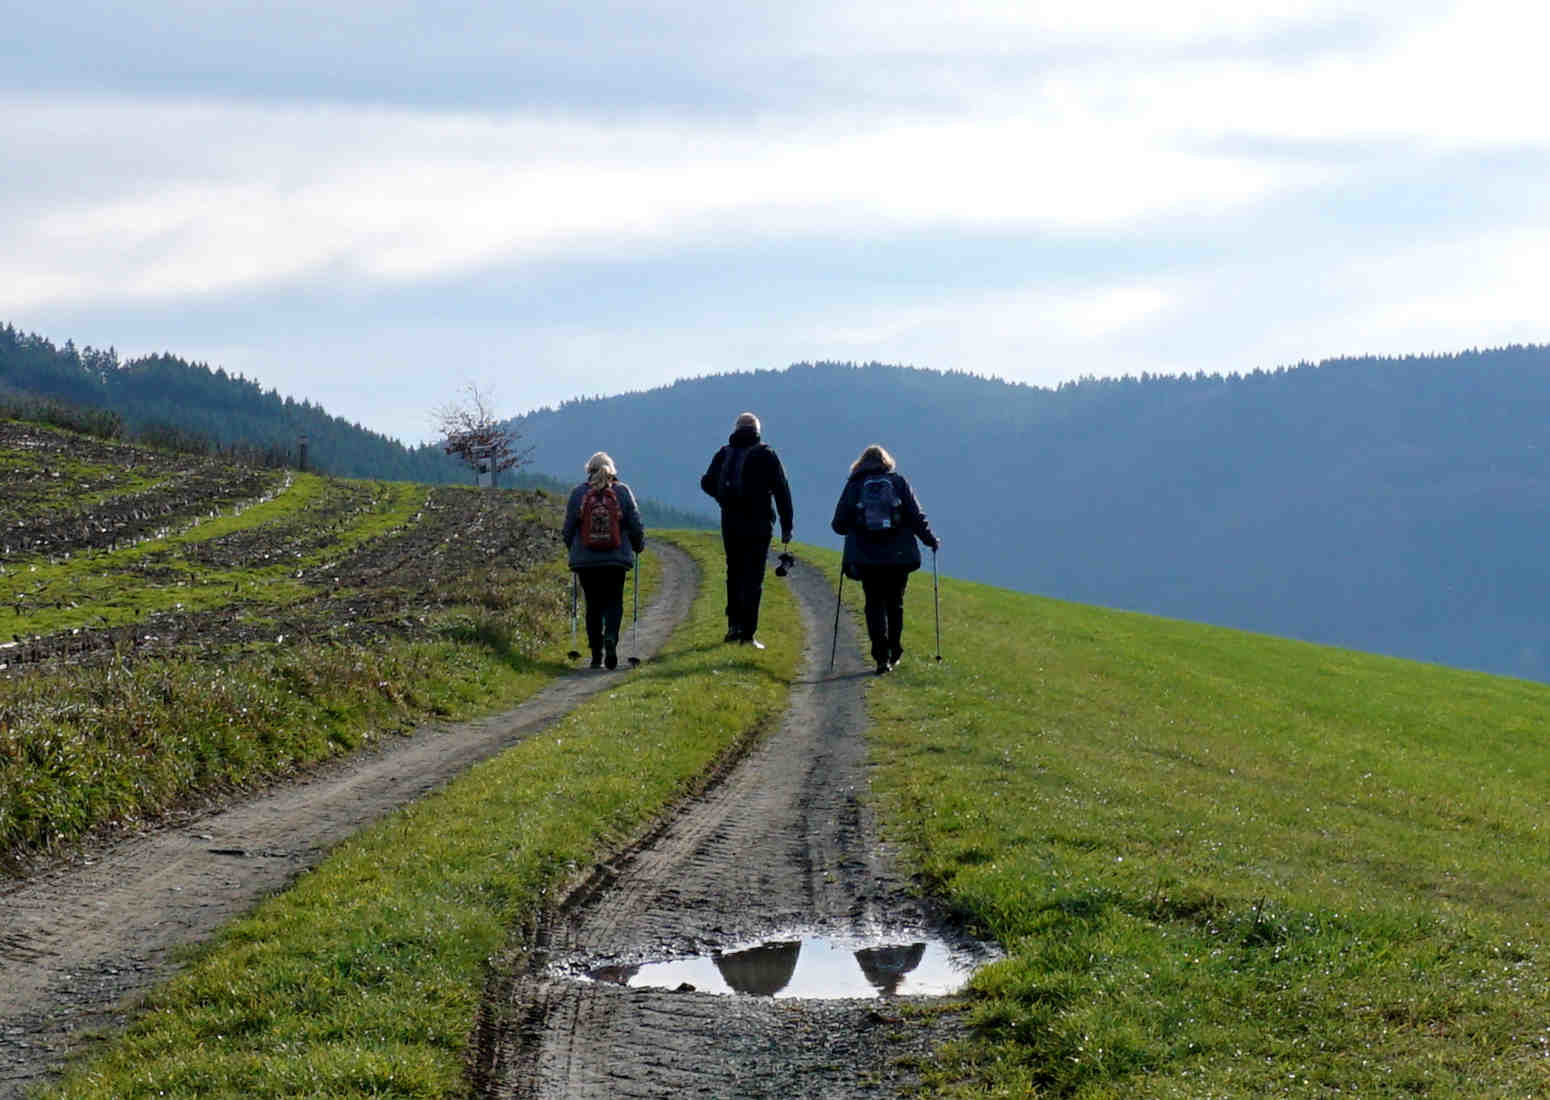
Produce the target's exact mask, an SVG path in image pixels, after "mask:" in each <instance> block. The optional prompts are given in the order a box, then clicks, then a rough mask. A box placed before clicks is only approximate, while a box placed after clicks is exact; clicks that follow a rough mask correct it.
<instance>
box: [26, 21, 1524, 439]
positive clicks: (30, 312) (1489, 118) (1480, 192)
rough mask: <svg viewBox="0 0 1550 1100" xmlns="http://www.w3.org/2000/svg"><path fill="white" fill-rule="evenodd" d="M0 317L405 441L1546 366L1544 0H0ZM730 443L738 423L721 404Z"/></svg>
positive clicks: (58, 338)
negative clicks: (972, 377) (1352, 372)
mask: <svg viewBox="0 0 1550 1100" xmlns="http://www.w3.org/2000/svg"><path fill="white" fill-rule="evenodd" d="M0 28H4V29H3V31H0V150H3V155H0V323H9V324H12V325H14V326H16V327H17V328H19V329H22V330H24V331H27V332H37V333H39V334H41V335H43V336H46V337H48V338H49V339H51V340H53V341H54V342H55V343H57V344H62V343H63V342H64V341H65V340H66V339H71V340H74V341H75V343H76V344H77V345H81V346H85V345H92V346H95V347H100V348H106V347H110V346H111V347H113V348H115V349H116V350H117V351H118V352H119V354H120V355H121V356H123V357H130V356H135V355H142V354H147V353H152V352H160V351H170V352H172V353H173V354H175V355H179V356H182V357H184V358H187V359H191V360H196V361H203V362H207V363H209V364H210V365H211V366H212V367H214V366H221V367H224V368H226V369H227V370H228V371H231V372H233V373H239V372H240V373H241V374H243V375H245V376H246V377H249V378H254V379H257V380H258V381H259V382H260V383H261V384H262V385H263V386H264V387H265V388H269V387H273V388H275V389H277V390H278V391H279V392H281V393H282V394H288V395H291V396H294V397H296V398H297V399H298V400H300V399H302V398H307V399H310V400H312V401H314V402H316V403H320V404H322V405H323V406H324V407H325V408H327V409H328V410H329V411H330V412H332V413H335V414H338V415H341V416H344V417H345V418H346V419H349V420H351V421H355V422H359V423H361V424H363V425H364V426H366V427H368V428H372V429H374V430H376V431H380V432H384V433H386V434H388V435H391V436H395V437H397V438H399V439H402V440H403V441H405V442H406V443H416V442H420V441H422V440H425V439H428V438H430V437H431V436H432V434H433V427H432V425H433V412H434V410H435V409H436V408H439V407H441V406H444V405H445V404H447V403H448V402H449V401H453V400H456V399H457V398H458V396H459V394H460V392H461V391H462V390H463V388H464V387H466V386H468V385H474V386H477V387H479V388H480V389H481V390H482V391H484V392H485V393H486V394H488V395H490V396H491V397H492V400H493V403H494V406H495V407H496V408H497V410H498V411H499V412H500V413H502V414H503V415H506V414H509V415H514V414H518V413H521V412H524V411H527V410H529V409H533V408H537V407H541V406H545V405H553V404H557V403H559V402H560V401H563V400H565V399H567V398H571V397H577V396H591V395H597V394H613V393H620V392H625V391H629V390H639V389H646V388H650V387H654V386H659V385H663V384H666V383H669V382H671V381H673V380H675V379H678V378H683V377H690V376H697V375H704V374H712V373H720V372H725V371H741V370H755V369H771V368H780V367H784V366H786V365H787V364H790V363H793V362H800V361H815V360H825V359H826V360H853V361H858V362H865V361H880V362H887V363H899V364H906V365H913V366H920V367H930V368H936V369H941V370H962V371H970V372H973V373H976V374H982V375H992V376H995V377H999V378H1005V379H1009V380H1013V381H1024V382H1029V383H1033V384H1037V385H1054V384H1057V383H1059V382H1061V381H1064V380H1068V379H1073V378H1078V377H1081V376H1086V375H1094V376H1100V377H1101V376H1114V375H1124V374H1140V373H1142V372H1150V373H1154V374H1174V373H1179V372H1185V371H1187V372H1190V373H1193V372H1195V371H1197V370H1204V371H1207V372H1222V373H1226V372H1229V371H1235V370H1239V371H1246V370H1252V369H1255V368H1256V367H1264V368H1271V367H1275V366H1279V365H1290V364H1293V363H1297V362H1300V361H1316V360H1319V359H1323V358H1327V357H1332V356H1339V355H1366V354H1377V355H1405V354H1415V353H1429V352H1448V351H1458V350H1463V349H1466V348H1472V347H1495V346H1500V345H1502V344H1508V343H1545V342H1550V316H1547V311H1546V309H1545V306H1544V284H1545V282H1546V274H1547V272H1546V267H1547V262H1546V261H1547V257H1550V201H1547V191H1546V188H1545V183H1544V181H1545V180H1546V179H1547V178H1550V112H1546V111H1545V110H1544V109H1543V102H1544V100H1545V98H1546V91H1545V88H1546V83H1547V81H1546V77H1545V62H1544V56H1543V55H1544V47H1543V43H1544V42H1545V40H1546V37H1547V34H1546V32H1547V31H1550V9H1539V8H1538V6H1537V5H1527V4H1522V3H1520V2H1518V0H1514V2H1513V3H1510V4H1508V3H1498V2H1494V0H1471V2H1469V3H1467V4H1466V3H1459V4H1450V3H1434V2H1430V0H1403V2H1392V3H1389V2H1373V3H1367V4H1362V5H1347V4H1341V3H1325V2H1322V0H1309V2H1306V3H1268V4H1255V3H1249V2H1243V3H1231V4H1227V3H1214V2H1204V0H1189V2H1180V3H1169V2H1166V0H1084V2H1082V3H1039V2H1021V3H1017V2H998V0H957V2H955V3H953V4H944V3H941V2H939V0H938V2H932V3H924V2H917V0H890V2H888V3H871V2H863V0H811V2H810V0H781V2H779V3H763V2H748V3H740V4H726V3H725V2H724V0H645V2H639V3H628V4H626V3H619V2H616V0H594V2H586V0H582V2H580V3H576V2H571V3H564V4H560V3H516V4H512V5H502V6H497V5H487V4H467V3H463V2H462V0H438V2H437V3H428V2H425V3H421V2H415V0H372V2H371V3H355V2H350V3H337V2H329V0H306V2H304V3H303V2H301V0H262V2H260V0H197V2H196V0H137V2H136V3H134V4H124V3H121V2H120V0H111V2H108V0H83V2H75V0H60V2H56V3H44V2H43V0H0ZM729 415H732V414H731V413H729Z"/></svg>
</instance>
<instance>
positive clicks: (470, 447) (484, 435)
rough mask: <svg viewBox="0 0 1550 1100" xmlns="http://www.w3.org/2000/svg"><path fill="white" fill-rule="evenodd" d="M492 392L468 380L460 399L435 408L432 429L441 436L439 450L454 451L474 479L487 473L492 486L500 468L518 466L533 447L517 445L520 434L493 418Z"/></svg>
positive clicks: (523, 463)
mask: <svg viewBox="0 0 1550 1100" xmlns="http://www.w3.org/2000/svg"><path fill="white" fill-rule="evenodd" d="M494 405H495V401H494V394H493V393H486V392H484V391H482V390H480V389H479V387H478V386H476V385H474V384H473V383H472V382H470V383H468V384H467V385H465V386H464V387H463V399H462V400H460V401H453V402H450V403H448V404H446V405H443V406H442V407H441V408H439V409H437V410H435V412H434V414H433V416H434V422H435V426H436V431H438V432H439V433H441V435H442V436H443V437H444V438H443V442H442V450H443V451H445V452H446V453H447V454H449V455H456V456H457V458H458V460H459V461H460V462H462V463H464V464H465V465H466V466H468V468H469V469H471V470H472V471H473V472H474V478H475V482H476V483H477V481H478V479H479V478H481V477H483V476H484V475H486V474H488V475H489V477H490V488H492V489H493V488H494V487H495V483H496V480H497V478H498V477H499V476H500V473H501V471H503V470H510V469H512V468H513V467H518V468H520V467H521V466H523V465H525V464H526V463H527V461H528V459H529V458H531V457H532V454H533V448H531V447H525V448H521V449H519V448H518V446H517V444H518V443H519V442H520V441H521V436H520V435H518V434H517V432H515V431H514V430H512V429H511V428H509V427H507V426H505V425H503V424H501V423H500V422H499V421H497V420H496V418H495V408H494Z"/></svg>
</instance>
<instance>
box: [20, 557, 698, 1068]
mask: <svg viewBox="0 0 1550 1100" xmlns="http://www.w3.org/2000/svg"><path fill="white" fill-rule="evenodd" d="M654 549H656V550H657V552H658V553H660V556H661V558H660V560H661V563H662V567H663V568H662V574H663V576H662V586H661V588H660V590H659V591H658V594H657V597H656V598H655V599H654V600H653V601H652V602H651V604H650V605H649V606H648V607H646V608H644V609H643V610H642V613H641V619H640V628H639V630H640V633H639V643H640V650H639V651H640V653H641V654H642V655H650V654H651V653H653V652H655V651H656V650H657V648H658V647H659V646H660V645H661V644H662V642H663V641H665V640H666V638H667V636H668V634H669V633H671V631H672V629H673V627H674V626H676V625H677V624H678V623H679V622H680V621H681V620H682V619H683V618H684V616H685V615H686V614H687V613H688V610H689V605H690V603H691V601H692V600H693V597H694V593H695V589H696V587H697V576H696V569H695V567H694V563H693V562H692V561H691V560H690V559H689V557H688V555H686V554H684V553H683V552H682V551H679V550H677V549H675V548H673V547H671V546H662V545H661V544H660V543H659V544H657V546H656V547H655V548H654ZM630 652H632V651H631V650H630V649H629V648H628V645H627V646H626V648H625V653H626V654H628V653H630ZM619 675H622V673H613V674H608V673H600V672H591V671H577V672H575V673H573V674H571V675H569V676H565V677H562V678H560V679H559V680H557V681H556V682H554V683H553V684H551V685H549V686H548V687H546V688H545V689H544V690H543V691H541V692H540V693H539V694H538V695H536V696H534V697H533V698H532V699H530V700H529V701H528V702H526V703H524V704H523V705H522V706H520V707H517V708H516V709H514V710H511V711H508V712H506V713H504V714H499V715H496V716H494V717H491V718H487V719H484V720H482V721H477V722H470V723H462V724H457V725H451V726H446V727H438V728H429V729H423V730H421V731H419V732H417V733H416V734H415V736H414V737H412V738H405V739H396V738H395V739H391V740H390V741H389V742H388V743H386V744H384V745H383V746H382V747H381V748H380V749H378V750H376V751H373V752H370V753H367V754H365V755H357V756H354V757H351V758H350V759H348V760H343V761H338V762H336V763H333V764H330V765H327V766H325V767H323V768H320V769H318V770H317V771H316V772H315V773H314V774H312V775H311V776H309V777H308V778H307V779H305V780H304V781H301V782H297V783H294V784H288V785H286V786H283V787H279V788H277V789H274V790H272V791H269V792H266V793H265V794H264V795H262V796H260V797H255V798H252V799H249V800H246V801H243V802H241V803H240V804H236V805H231V806H228V807H226V808H224V809H221V810H220V811H218V812H212V813H210V814H207V815H205V816H202V817H200V818H198V819H196V820H193V821H191V822H189V823H187V824H185V825H181V826H178V827H175V828H167V829H163V830H160V831H158V832H155V833H152V834H149V835H145V836H140V837H135V838H133V839H129V840H126V841H124V842H122V843H119V844H117V845H115V846H113V847H111V848H109V849H107V850H104V851H101V852H98V853H96V854H95V856H94V858H93V859H91V860H90V861H82V863H80V864H78V865H73V866H68V867H61V868H57V869H54V870H51V871H47V872H43V873H40V874H37V875H35V876H33V877H31V878H29V879H27V880H24V881H23V882H21V883H20V884H16V885H13V886H10V887H8V888H6V892H5V893H3V894H0V1098H11V1097H16V1096H20V1095H21V1093H22V1090H23V1089H24V1088H26V1087H28V1086H29V1085H31V1084H33V1083H36V1082H38V1081H39V1080H41V1079H43V1078H45V1077H47V1076H48V1075H49V1074H51V1073H52V1072H54V1071H56V1070H57V1069H58V1068H59V1065H60V1063H61V1062H62V1061H63V1059H64V1058H65V1057H67V1056H68V1055H69V1054H70V1053H71V1052H72V1051H73V1050H74V1049H75V1048H76V1047H77V1046H78V1044H79V1040H78V1038H77V1036H78V1035H79V1034H80V1033H81V1032H83V1031H86V1030H91V1029H96V1028H101V1027H104V1026H112V1025H116V1024H119V1023H122V1021H123V1020H124V1018H125V1013H126V1011H127V1007H128V1006H129V1005H130V1004H131V1003H132V1002H133V999H134V997H135V995H136V994H139V993H141V992H143V991H144V990H145V989H147V988H148V987H149V986H151V985H153V984H154V983H156V982H159V981H161V980H163V979H165V978H166V977H168V976H169V975H170V974H171V973H172V972H173V971H174V970H175V968H176V964H175V960H174V954H173V953H174V950H175V949H176V948H179V947H181V946H183V945H187V944H190V943H196V942H198V941H200V940H203V939H205V938H206V937H208V936H209V935H210V934H211V933H212V932H213V931H214V930H215V929H216V928H217V927H218V926H219V925H220V924H221V923H222V922H224V921H226V920H227V919H229V918H231V917H233V916H235V915H237V914H239V913H242V912H245V911H246V910H248V909H250V908H251V907H252V906H253V905H254V903H256V902H257V901H258V900H260V899H261V898H263V897H265V896H267V895H269V894H272V893H274V892H276V891H278V890H281V889H283V888H284V887H285V886H286V884H287V883H289V882H290V881H291V880H292V879H293V878H295V876H296V875H298V874H300V873H301V872H302V871H304V870H306V869H308V868H310V867H312V866H314V865H315V864H317V863H318V861H319V860H320V859H321V858H322V856H323V855H324V853H325V852H326V851H327V850H328V849H329V848H330V847H331V846H333V845H334V844H337V843H338V842H339V841H340V840H342V839H344V838H345V837H347V836H348V835H349V834H350V833H352V832H354V831H355V830H357V829H359V828H360V827H361V826H363V825H366V824H368V823H370V822H372V821H374V820H376V819H377V818H379V817H381V816H383V815H384V814H386V813H388V812H390V811H391V810H393V809H394V808H396V807H398V806H401V805H403V804H404V803H406V802H409V801H411V800H413V799H415V798H418V797H420V796H421V795H423V794H425V793H427V792H429V791H431V790H434V789H435V788H437V787H440V786H442V785H444V784H445V783H446V782H447V781H449V780H451V779H452V778H454V777H455V776H457V775H458V774H459V773H461V772H463V771H464V770H466V769H467V768H468V767H470V766H471V765H473V764H475V763H477V762H478V761H480V760H483V759H485V758H487V757H489V756H492V755H494V754H495V753H497V752H499V751H501V750H502V749H504V748H506V747H508V746H510V745H512V744H514V743H515V742H517V741H520V740H522V739H523V738H525V737H528V736H530V735H531V734H533V733H534V732H536V731H538V730H541V729H543V728H544V727H545V726H547V725H549V724H550V723H552V722H553V721H554V720H555V719H557V718H558V717H560V716H561V715H562V714H564V713H565V712H566V711H568V710H569V709H570V708H572V707H573V706H575V705H576V704H577V703H578V702H579V701H580V700H582V699H584V698H586V697H587V696H588V695H591V694H593V693H594V692H596V691H599V690H601V689H602V688H604V687H606V686H607V685H608V684H610V683H614V682H616V680H615V677H617V676H619Z"/></svg>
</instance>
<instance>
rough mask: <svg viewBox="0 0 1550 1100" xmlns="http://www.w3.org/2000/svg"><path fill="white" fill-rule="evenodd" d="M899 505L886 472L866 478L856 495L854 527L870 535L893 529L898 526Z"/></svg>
mask: <svg viewBox="0 0 1550 1100" xmlns="http://www.w3.org/2000/svg"><path fill="white" fill-rule="evenodd" d="M899 506H900V501H899V494H898V493H897V492H895V491H894V488H893V478H891V477H889V476H887V475H886V474H879V475H877V476H876V477H869V478H867V479H866V480H865V481H863V482H862V483H861V492H860V493H859V494H857V496H856V512H857V516H856V519H857V521H858V522H857V523H856V529H857V530H858V531H861V532H863V533H865V534H871V535H877V534H883V533H884V532H887V531H892V530H894V529H895V528H897V527H898V526H899Z"/></svg>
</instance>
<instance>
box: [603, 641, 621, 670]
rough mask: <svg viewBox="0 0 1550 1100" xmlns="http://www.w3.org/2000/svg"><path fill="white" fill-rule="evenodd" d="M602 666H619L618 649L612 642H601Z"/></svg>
mask: <svg viewBox="0 0 1550 1100" xmlns="http://www.w3.org/2000/svg"><path fill="white" fill-rule="evenodd" d="M603 667H604V668H618V667H619V650H618V648H617V647H616V646H615V645H614V643H613V642H604V643H603Z"/></svg>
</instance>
